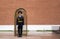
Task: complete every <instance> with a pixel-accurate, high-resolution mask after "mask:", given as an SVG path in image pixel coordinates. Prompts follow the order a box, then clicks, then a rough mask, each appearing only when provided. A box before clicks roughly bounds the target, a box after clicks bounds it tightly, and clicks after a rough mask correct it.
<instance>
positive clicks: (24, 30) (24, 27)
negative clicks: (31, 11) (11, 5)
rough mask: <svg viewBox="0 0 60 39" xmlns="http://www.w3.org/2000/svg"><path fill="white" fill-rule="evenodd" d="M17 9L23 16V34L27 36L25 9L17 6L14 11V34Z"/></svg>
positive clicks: (15, 32) (15, 31)
mask: <svg viewBox="0 0 60 39" xmlns="http://www.w3.org/2000/svg"><path fill="white" fill-rule="evenodd" d="M18 11H22V14H23V17H24V26H23V35H25V36H27V15H26V13H27V12H26V10H25V9H24V8H19V9H17V10H16V11H15V15H14V35H15V36H17V32H18V31H17V25H16V20H17V17H18Z"/></svg>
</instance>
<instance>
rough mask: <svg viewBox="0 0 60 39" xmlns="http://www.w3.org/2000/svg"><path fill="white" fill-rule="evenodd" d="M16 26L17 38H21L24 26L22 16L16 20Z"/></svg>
mask: <svg viewBox="0 0 60 39" xmlns="http://www.w3.org/2000/svg"><path fill="white" fill-rule="evenodd" d="M17 25H18V36H19V37H21V36H22V29H23V25H24V17H23V16H21V17H18V18H17Z"/></svg>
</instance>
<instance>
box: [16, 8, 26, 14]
mask: <svg viewBox="0 0 60 39" xmlns="http://www.w3.org/2000/svg"><path fill="white" fill-rule="evenodd" d="M18 11H21V12H22V13H25V12H26V10H25V9H24V8H18V9H17V10H16V12H15V13H18Z"/></svg>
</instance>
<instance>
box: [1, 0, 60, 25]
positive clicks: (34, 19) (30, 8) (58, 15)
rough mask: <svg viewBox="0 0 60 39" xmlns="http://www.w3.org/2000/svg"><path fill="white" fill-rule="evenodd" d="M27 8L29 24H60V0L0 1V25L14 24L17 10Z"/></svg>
mask: <svg viewBox="0 0 60 39" xmlns="http://www.w3.org/2000/svg"><path fill="white" fill-rule="evenodd" d="M21 7H22V8H25V9H26V11H27V17H28V19H27V21H28V24H60V0H0V24H1V25H5V24H7V25H8V24H14V14H15V11H16V9H17V8H21Z"/></svg>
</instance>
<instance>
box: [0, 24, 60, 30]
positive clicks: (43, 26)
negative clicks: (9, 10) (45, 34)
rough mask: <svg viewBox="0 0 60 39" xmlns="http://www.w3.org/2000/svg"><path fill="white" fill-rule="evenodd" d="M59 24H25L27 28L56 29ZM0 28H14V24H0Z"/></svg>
mask: <svg viewBox="0 0 60 39" xmlns="http://www.w3.org/2000/svg"><path fill="white" fill-rule="evenodd" d="M59 27H60V25H27V29H28V30H58V29H59ZM0 30H14V25H0Z"/></svg>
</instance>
